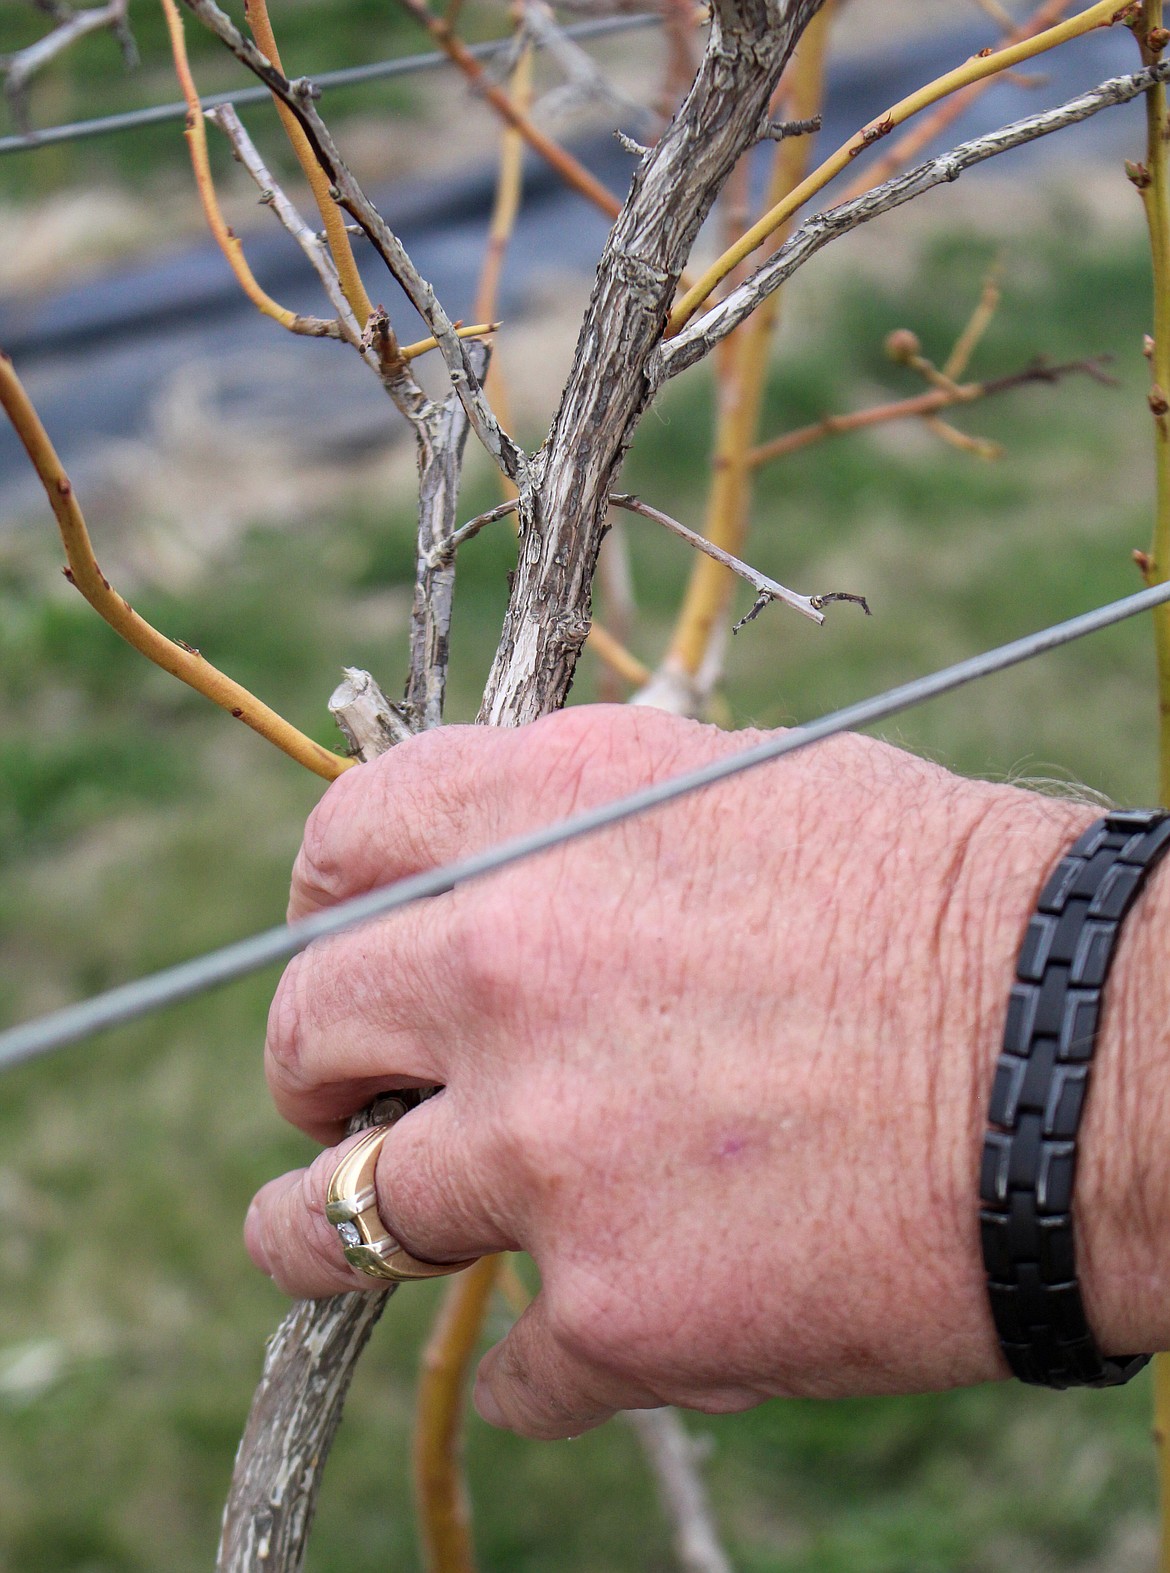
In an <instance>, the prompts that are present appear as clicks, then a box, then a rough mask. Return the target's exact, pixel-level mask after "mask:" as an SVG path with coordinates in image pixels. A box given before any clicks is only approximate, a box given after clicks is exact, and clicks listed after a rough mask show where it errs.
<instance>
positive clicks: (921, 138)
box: [841, 0, 1072, 202]
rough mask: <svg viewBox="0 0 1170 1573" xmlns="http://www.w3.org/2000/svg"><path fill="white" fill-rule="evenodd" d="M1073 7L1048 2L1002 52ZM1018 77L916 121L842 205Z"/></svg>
mask: <svg viewBox="0 0 1170 1573" xmlns="http://www.w3.org/2000/svg"><path fill="white" fill-rule="evenodd" d="M1071 5H1072V0H1045V3H1044V4H1043V5H1039V6H1037V8H1036V10H1035V11H1033V12H1032V14H1031V16H1029V17H1028V18H1027V19H1026V20H1025V21H1023V22H1021V23H1020V24H1019V26H1015V25H1013V26H1012V27H1011V29H1010V30H1009V31H1006V32H1005V33H1004V34H1003V36H1002V37H1001V38H1000V40H999V45H998V47H999V48H1001V49H1002V48H1005V47H1006V46H1008V45H1009V44H1020V43H1023V42H1024V40H1025V39H1028V38H1035V37H1036V35H1037V34H1038V33H1043V32H1045V31H1046V30H1047V29H1048V28H1050V27H1055V25H1056V24H1057V22H1059V21H1060V20H1061V18H1062V17H1063V16H1064V15H1065V13H1066V12H1067V11H1068V10H1070V9H1071ZM1015 75H1016V73H1014V72H1011V71H1007V72H1004V73H1003V75H1002V76H1001V77H990V76H989V77H984V79H983V81H982V82H972V83H971V84H970V86H968V87H964V88H961V89H960V90H959V92H957V93H953V94H952V95H951V96H950V98H946V99H943V101H942V102H941V103H940V104H938V105H936V106H935V108H934V109H933V110H932V111H931V113H930V114H929V115H923V116H921V117H920V118H919V119H917V120H916V121H914V123H913V124H912V125H911V126H910V128H909V129H908V130H907V131H905V132H903V134H902V135H901V136H900V137H899V138H898V139H897V141H895V142H892V143H891V144H890V147H889V150H888V152H886V153H885V154H883V155H882V157H881V158H877V159H874V160H873V161H872V162H870V163H869V164H868V165H867V167H866V168H865V169H864V170H863V171H862V172H861V174H860V175H859V176H858V178H857V179H856V180H854V181H851V182H850V183H849V184H848V185H847V186H846V187H845V189H844V191H842V193H841V201H842V202H848V201H849V200H850V198H852V197H859V196H860V195H861V194H862V192H863V191H869V190H871V189H872V188H873V187H874V186H880V185H881V183H882V182H883V181H885V180H889V179H890V177H891V176H892V175H896V174H897V173H898V171H899V170H902V169H905V168H906V166H907V165H908V164H912V163H913V162H914V161H915V160H916V159H918V158H919V157H920V156H921V154H922V153H923V152H924V151H925V149H926V148H928V147H930V146H932V145H933V144H934V143H936V142H938V141H939V140H940V139H941V137H942V135H943V133H944V132H945V131H947V130H949V129H950V127H951V126H952V125H954V123H955V121H956V120H958V119H959V118H960V117H961V116H962V115H965V114H966V113H967V111H968V110H969V109H970V108H971V106H972V105H973V104H975V103H976V102H978V100H979V99H980V98H982V97H983V95H984V94H985V93H986V92H987V91H988V90H989V89H990V88H992V87H994V85H995V83H996V82H997V81H1006V80H1009V79H1011V78H1013V77H1014V76H1015Z"/></svg>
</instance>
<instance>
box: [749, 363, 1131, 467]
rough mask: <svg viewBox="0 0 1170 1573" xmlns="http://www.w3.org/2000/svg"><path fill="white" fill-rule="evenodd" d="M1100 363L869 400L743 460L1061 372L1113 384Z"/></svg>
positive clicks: (766, 457)
mask: <svg viewBox="0 0 1170 1573" xmlns="http://www.w3.org/2000/svg"><path fill="white" fill-rule="evenodd" d="M1104 366H1105V360H1104V358H1103V357H1090V358H1089V359H1087V360H1079V361H1068V362H1065V363H1064V364H1063V365H1059V366H1051V365H1049V364H1048V362H1047V361H1034V362H1033V363H1032V364H1031V365H1030V366H1026V367H1025V368H1024V370H1023V371H1018V372H1013V373H1012V375H1011V376H1007V377H996V378H992V379H989V380H988V381H986V382H967V383H960V384H958V385H957V386H956V387H955V388H954V389H953V391H949V392H948V391H947V390H945V389H942V388H932V389H931V390H930V391H929V392H928V393H919V394H916V395H915V396H914V397H913V398H910V399H895V400H891V401H890V402H889V403H888V404H874V405H871V406H870V408H868V409H864V410H850V411H849V412H848V413H846V414H844V415H826V416H825V417H824V419H823V420H819V421H813V422H812V423H811V424H810V425H808V426H800V427H798V428H797V429H796V430H795V431H789V432H785V433H784V434H783V435H782V436H780V437H773V438H772V439H771V440H770V441H769V442H763V443H761V444H760V445H759V447H757V448H753V449H752V452H751V454H750V455H749V461H748V462H749V463H750V464H751V465H752V467H753V468H758V467H759V466H760V465H761V464H768V463H770V462H771V461H772V460H773V459H783V458H787V457H788V455H789V454H791V453H798V452H799V451H800V450H801V449H802V448H810V447H812V446H813V444H814V443H818V442H822V441H824V439H825V438H827V437H844V436H846V435H847V434H848V433H850V432H855V431H864V430H866V429H868V428H870V427H873V426H885V425H888V424H889V423H890V422H892V421H901V420H910V419H913V418H915V417H923V416H929V415H937V414H938V413H939V411H940V410H946V409H950V408H952V407H953V406H954V405H956V404H978V403H979V402H980V401H982V400H984V399H990V398H995V397H997V396H998V395H999V394H1002V393H1010V392H1011V391H1012V389H1014V388H1023V387H1027V386H1029V385H1030V384H1036V383H1052V382H1058V381H1059V380H1060V379H1061V378H1063V377H1072V376H1077V375H1083V376H1086V377H1090V378H1091V379H1092V380H1093V381H1094V382H1100V383H1103V384H1105V385H1106V386H1110V387H1116V386H1117V384H1116V381H1115V379H1114V378H1112V377H1110V376H1108V375H1107V374H1106V372H1105V370H1104Z"/></svg>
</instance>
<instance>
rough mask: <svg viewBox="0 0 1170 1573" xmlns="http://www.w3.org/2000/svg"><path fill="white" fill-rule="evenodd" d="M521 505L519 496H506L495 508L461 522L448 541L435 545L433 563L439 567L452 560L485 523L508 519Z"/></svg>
mask: <svg viewBox="0 0 1170 1573" xmlns="http://www.w3.org/2000/svg"><path fill="white" fill-rule="evenodd" d="M519 506H520V500H519V498H517V497H505V499H504V501H503V502H499V503H497V504H496V506H495V507H494V508H489V509H488V510H487V512H486V513H480V514H476V516H475V518H474V519H469V520H468V521H467V523H466V524H461V525H460V526H459V528H458V529H457V530H456V531H455V532H454V533H453V534H452V535H451V536H449V537H448V539H447V540H446V541H440V542H438V543H437V544H436V545H435V547H434V548H433V554H432V563H433V565H434V566H435V567H439V566H441V565H442V564H443V563H448V562H450V561H451V559H452V558H453V557H454V556H455V553H456V552H457V551H458V550H459V548H460V547H461V546H462V545H463V543H464V542H465V541H470V540H471V539H472V537H473V536H476V535H478V534H479V532H480V531H481V530H482V529H483V527H484V525H486V524H495V522H496V520H497V519H506V518H507V517H508V515H509V514H510V513H515V512H516V509H517V508H518V507H519Z"/></svg>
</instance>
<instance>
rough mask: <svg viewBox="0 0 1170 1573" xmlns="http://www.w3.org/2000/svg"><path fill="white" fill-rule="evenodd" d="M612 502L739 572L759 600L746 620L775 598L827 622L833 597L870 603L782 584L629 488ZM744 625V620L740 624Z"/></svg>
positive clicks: (816, 619) (813, 617)
mask: <svg viewBox="0 0 1170 1573" xmlns="http://www.w3.org/2000/svg"><path fill="white" fill-rule="evenodd" d="M609 500H610V502H611V503H613V505H614V507H615V508H625V509H626V510H627V511H628V512H629V513H640V514H641V515H642V517H643V518H645V519H653V520H654V522H655V524H661V525H663V526H664V527H665V528H666V529H668V530H670V531H672V532H673V533H674V534H675V535H677V536H679V537H680V538H681V539H682V540H684V541H686V542H687V544H688V545H689V546H693V547H694V548H695V550H696V551H699V552H705V553H706V554H707V556H708V557H711V558H713V559H714V560H715V562H717V563H719V564H720V566H721V567H723V568H730V570H731V572H732V573H735V574H738V575H739V577H740V578H741V579H744V580H746V581H747V583H748V584H750V585H751V587H752V589H753V590H754V591H755V592H756V596H757V601H756V604H755V606H754V607H753V608H752V610H751V611H750V612H749V613H748V615H747V616H746V617H745V618H744V619H743V620H742V621H743V622H744V623H746V622H751V620H752V619H753V618H755V617H757V616H758V615H759V613H760V612H761V611H762V610H763V609H764V607H765V606H767V605H768V604H769V602H771V601H780V602H782V603H783V605H785V606H790V607H792V609H793V611H795V612H800V613H802V614H803V615H804V616H805V617H807V618H809V619H810V620H811V621H812V622H814V623H823V622H824V620H825V616H824V613H823V612H822V610H821V608H822V607H823V606H825V605H826V604H827V603H828V602H830V601H855V602H857V604H858V605H859V606H862V607H864V608H865V611H866V614H867V615H868V613H869V607H868V606H867V605H866V602H865V598H864V597H863V596H860V595H848V594H846V593H844V592H833V593H831V594H829V595H800V594H798V593H797V591H795V590H789V589H788V588H787V587H786V586H785V585H782V584H778V583H777V582H776V580H775V579H769V578H768V576H767V574H762V573H760V572H759V570H758V569H756V568H752V567H751V566H750V564H748V563H745V562H741V561H740V559H739V558H738V557H733V556H732V555H731V553H730V552H725V551H724V550H723V549H722V547H719V546H715V545H713V544H712V542H710V541H708V540H707V539H706V537H705V536H702V535H696V533H695V531H694V530H688V529H687V527H686V525H685V524H680V523H679V522H678V520H677V519H672V518H671V516H670V515H669V514H668V513H663V512H662V510H661V509H660V508H652V507H651V506H650V504H649V503H645V502H643V501H642V499H641V498H640V497H634V496H633V495H631V494H630V493H628V492H613V493H611V494H610V499H609ZM737 626H742V623H741V624H739V625H737Z"/></svg>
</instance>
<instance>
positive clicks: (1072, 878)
mask: <svg viewBox="0 0 1170 1573" xmlns="http://www.w3.org/2000/svg"><path fill="white" fill-rule="evenodd" d="M1168 849H1170V815H1167V814H1165V813H1161V812H1158V811H1154V810H1151V811H1144V810H1132V811H1124V812H1117V813H1113V814H1107V815H1106V816H1105V818H1104V819H1100V820H1098V821H1097V823H1096V824H1094V825H1091V826H1090V827H1089V829H1088V830H1086V831H1085V833H1084V834H1083V835H1082V836H1081V837H1080V838H1079V839H1078V840H1077V841H1076V842H1075V844H1074V845H1073V846H1072V848H1071V849H1070V850H1069V852H1068V854H1067V855H1066V856H1065V857H1063V858H1061V860H1060V862H1059V863H1058V864H1057V865H1056V868H1055V869H1054V870H1053V871H1052V874H1051V876H1050V877H1049V880H1048V883H1047V884H1046V885H1045V886H1044V889H1043V890H1042V891H1041V893H1040V899H1039V901H1038V902H1037V910H1036V913H1035V915H1034V916H1033V918H1032V919H1031V921H1030V922H1029V924H1028V930H1027V933H1026V934H1025V936H1024V943H1023V945H1022V946H1021V948H1020V956H1019V961H1018V963H1017V967H1016V982H1015V984H1014V986H1013V988H1012V991H1011V998H1010V1001H1009V1004H1008V1012H1007V1023H1006V1025H1005V1027H1004V1037H1003V1053H1002V1054H1001V1055H1000V1057H999V1062H998V1064H997V1066H996V1071H995V1081H994V1083H993V1086H992V1091H991V1106H990V1109H989V1111H988V1123H989V1125H990V1126H991V1129H990V1130H989V1131H988V1132H987V1136H986V1138H985V1140H984V1144H983V1162H982V1166H981V1172H980V1177H979V1196H980V1201H981V1203H982V1209H981V1211H980V1215H979V1217H980V1232H981V1236H982V1242H983V1265H984V1268H985V1270H986V1272H987V1291H988V1294H989V1296H990V1299H991V1312H992V1316H993V1317H994V1318H995V1329H996V1332H997V1333H998V1335H999V1341H1000V1344H1001V1346H1002V1348H1003V1352H1004V1356H1005V1357H1006V1359H1007V1362H1008V1364H1009V1365H1010V1366H1011V1368H1012V1370H1013V1371H1014V1372H1015V1374H1016V1376H1018V1377H1019V1378H1020V1380H1021V1381H1023V1382H1031V1383H1034V1384H1036V1385H1038V1386H1041V1387H1061V1388H1063V1387H1117V1386H1120V1384H1121V1383H1122V1382H1128V1381H1129V1379H1130V1377H1132V1376H1135V1375H1136V1374H1137V1373H1138V1371H1140V1370H1141V1369H1142V1367H1143V1366H1144V1365H1145V1364H1146V1362H1147V1361H1148V1360H1149V1358H1150V1357H1149V1355H1119V1356H1116V1357H1112V1358H1111V1357H1108V1356H1106V1355H1103V1354H1102V1353H1101V1350H1100V1349H1099V1348H1098V1346H1097V1340H1096V1339H1095V1338H1094V1337H1093V1334H1092V1332H1091V1330H1090V1328H1089V1324H1088V1321H1087V1320H1086V1317H1085V1307H1084V1303H1083V1301H1082V1299H1081V1291H1080V1285H1079V1284H1078V1283H1077V1271H1076V1246H1075V1240H1074V1234H1073V1211H1074V1210H1073V1183H1074V1180H1075V1177H1076V1158H1077V1132H1078V1130H1079V1129H1080V1123H1081V1114H1082V1111H1083V1109H1084V1103H1085V1094H1086V1091H1087V1089H1088V1084H1089V1071H1090V1067H1091V1064H1092V1059H1093V1051H1094V1049H1095V1048H1096V1044H1097V1029H1098V1025H1099V1023H1100V1019H1101V1008H1102V998H1103V990H1104V985H1105V981H1106V979H1107V977H1108V976H1109V968H1110V966H1111V965H1112V962H1113V955H1114V950H1115V948H1116V945H1117V938H1118V935H1119V933H1120V931H1121V925H1122V923H1123V922H1124V920H1125V916H1126V914H1127V913H1128V911H1129V910H1130V908H1131V907H1132V905H1133V903H1134V901H1135V900H1136V899H1137V895H1138V892H1139V891H1140V890H1141V888H1142V885H1143V883H1144V882H1145V879H1146V877H1147V875H1148V874H1149V873H1150V870H1151V869H1152V868H1153V867H1154V866H1155V865H1156V864H1157V862H1158V860H1159V859H1160V858H1161V857H1162V856H1163V855H1164V854H1165V853H1166V851H1167V850H1168Z"/></svg>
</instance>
